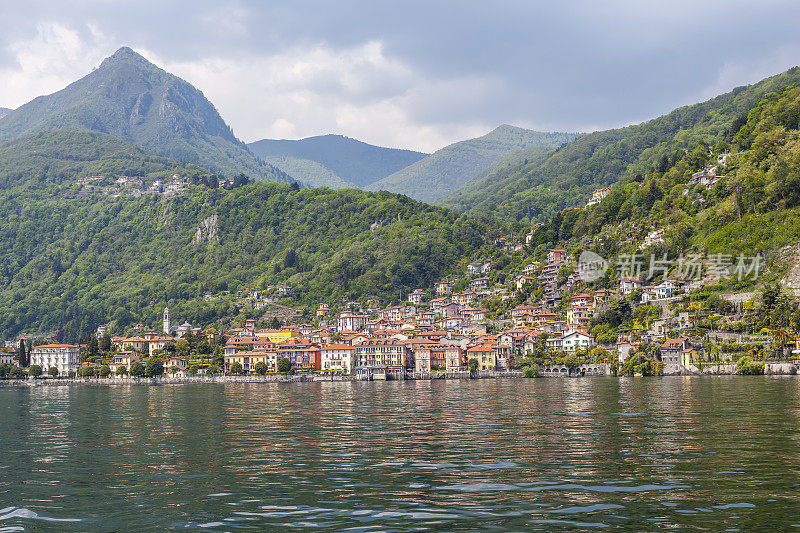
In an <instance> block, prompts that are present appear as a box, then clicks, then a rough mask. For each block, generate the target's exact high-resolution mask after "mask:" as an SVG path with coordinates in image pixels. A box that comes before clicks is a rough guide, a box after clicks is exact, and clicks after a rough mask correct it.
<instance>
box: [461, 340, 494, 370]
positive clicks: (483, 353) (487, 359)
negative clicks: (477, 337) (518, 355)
mask: <svg viewBox="0 0 800 533" xmlns="http://www.w3.org/2000/svg"><path fill="white" fill-rule="evenodd" d="M470 359H477V360H478V370H494V369H495V368H497V352H496V350H495V349H494V347H493V346H492V345H491V344H481V345H479V346H473V347H472V348H470V349H469V350H467V362H469V360H470Z"/></svg>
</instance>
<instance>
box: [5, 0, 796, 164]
mask: <svg viewBox="0 0 800 533" xmlns="http://www.w3.org/2000/svg"><path fill="white" fill-rule="evenodd" d="M0 2H2V4H3V5H2V14H3V17H2V20H1V21H0V27H2V31H0V107H12V108H13V107H17V106H19V105H21V104H23V103H25V102H27V101H29V100H30V99H32V98H34V97H36V96H38V95H40V94H46V93H51V92H54V91H56V90H58V89H61V88H62V87H64V86H65V85H66V84H68V83H69V82H71V81H74V80H75V79H77V78H79V77H81V76H83V75H84V74H86V73H88V72H89V71H90V70H91V69H92V68H94V67H96V66H97V65H99V64H100V62H101V60H102V59H103V58H104V57H106V56H108V55H111V54H112V53H113V52H114V51H115V50H116V49H117V48H119V47H120V46H123V45H126V46H130V47H132V48H133V49H134V50H136V51H138V52H139V53H141V54H143V55H144V56H145V57H147V58H148V59H150V60H151V61H154V62H155V63H157V64H158V65H159V66H161V67H163V68H165V69H166V70H168V71H170V72H172V73H174V74H177V75H179V76H181V77H182V78H184V79H186V80H187V81H189V82H191V83H192V84H194V85H195V86H196V87H198V88H199V89H200V90H202V91H203V92H204V93H205V95H206V96H207V97H208V98H209V99H210V100H211V101H212V102H213V103H214V104H215V105H216V106H217V108H218V109H219V111H220V113H221V114H222V116H223V118H225V120H226V121H227V122H228V123H229V124H230V125H231V127H233V129H234V132H236V134H237V135H238V136H239V137H240V138H241V139H242V140H245V141H248V142H250V141H254V140H258V139H262V138H301V137H307V136H311V135H319V134H325V133H340V134H343V135H347V136H350V137H355V138H357V139H361V140H364V141H366V142H370V143H373V144H379V145H384V146H393V147H403V148H413V149H417V150H423V151H433V150H436V149H438V148H440V147H442V146H444V145H446V144H449V143H451V142H454V141H457V140H461V139H465V138H469V137H474V136H478V135H481V134H483V133H486V132H487V131H489V130H491V129H493V128H494V127H496V126H497V125H500V124H503V123H510V124H515V125H518V126H523V127H527V128H532V129H538V130H545V131H593V130H596V129H605V128H611V127H616V126H621V125H626V124H632V123H636V122H641V121H643V120H646V119H648V118H652V117H655V116H658V115H661V114H664V113H666V112H669V111H670V110H672V109H673V108H675V107H678V106H681V105H684V104H690V103H694V102H697V101H700V100H704V99H707V98H710V97H712V96H714V95H716V94H719V93H722V92H726V91H728V90H730V89H731V88H733V87H735V86H738V85H743V84H746V83H752V82H754V81H757V80H759V79H762V78H764V77H766V76H769V75H771V74H775V73H778V72H781V71H783V70H786V69H787V68H789V67H792V66H795V65H797V64H800V30H798V28H800V2H796V1H770V0H761V1H759V2H751V1H747V2H745V1H737V0H725V1H719V2H702V1H700V0H692V1H685V2H684V1H676V0H671V1H669V2H663V3H658V2H650V1H637V0H632V1H622V0H620V1H608V2H600V1H596V0H593V1H586V2H580V1H575V2H569V1H563V0H557V1H553V2H536V1H498V0H493V1H491V2H488V1H485V2H471V3H469V4H467V3H466V2H456V1H448V2H441V3H436V2H432V1H430V0H427V1H423V2H411V1H407V0H404V1H403V2H380V1H375V0H371V1H365V2H350V1H346V0H338V1H336V2H299V1H292V2H265V1H251V2H248V1H244V0H239V1H229V2H226V1H223V0H183V1H164V0H159V1H151V0H136V1H129V2H124V1H115V0H72V1H70V2H57V1H49V2H46V1H40V0H25V1H24V2H16V1H11V0H0Z"/></svg>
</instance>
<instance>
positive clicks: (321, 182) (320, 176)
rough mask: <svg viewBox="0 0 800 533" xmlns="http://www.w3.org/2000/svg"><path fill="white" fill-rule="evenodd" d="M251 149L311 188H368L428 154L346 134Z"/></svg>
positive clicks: (276, 142) (266, 142) (260, 144)
mask: <svg viewBox="0 0 800 533" xmlns="http://www.w3.org/2000/svg"><path fill="white" fill-rule="evenodd" d="M248 146H249V147H250V149H251V150H252V151H253V153H255V154H256V155H257V156H259V157H260V158H262V159H263V160H264V161H267V162H268V163H270V164H272V165H274V166H276V167H278V168H280V169H281V170H283V171H284V172H286V173H288V174H290V175H291V176H292V177H294V178H296V179H298V180H300V181H301V182H303V183H304V184H306V185H309V186H312V187H322V186H326V187H332V188H342V187H365V186H367V185H369V184H370V183H373V182H375V181H378V180H379V179H381V178H384V177H386V176H388V175H389V174H391V173H393V172H396V171H398V170H400V169H402V168H405V167H407V166H408V165H410V164H412V163H414V162H416V161H419V160H420V159H422V158H423V157H425V156H426V155H427V154H423V153H421V152H415V151H413V150H399V149H396V148H383V147H381V146H373V145H371V144H367V143H364V142H361V141H359V140H356V139H351V138H349V137H345V136H343V135H320V136H317V137H308V138H305V139H299V140H271V139H264V140H261V141H256V142H254V143H250V144H249V145H248Z"/></svg>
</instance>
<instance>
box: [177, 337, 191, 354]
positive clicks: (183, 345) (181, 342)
mask: <svg viewBox="0 0 800 533" xmlns="http://www.w3.org/2000/svg"><path fill="white" fill-rule="evenodd" d="M175 348H176V349H177V352H178V356H180V357H188V356H189V353H190V352H191V345H190V344H189V341H187V340H186V339H178V342H176V343H175Z"/></svg>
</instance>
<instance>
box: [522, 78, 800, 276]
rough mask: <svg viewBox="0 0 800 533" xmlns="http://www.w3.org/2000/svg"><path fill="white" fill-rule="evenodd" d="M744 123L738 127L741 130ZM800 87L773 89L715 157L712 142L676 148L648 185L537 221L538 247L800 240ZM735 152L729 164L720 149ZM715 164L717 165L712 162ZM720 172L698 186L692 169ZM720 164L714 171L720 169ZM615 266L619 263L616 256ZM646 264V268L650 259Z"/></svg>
mask: <svg viewBox="0 0 800 533" xmlns="http://www.w3.org/2000/svg"><path fill="white" fill-rule="evenodd" d="M739 128H740V129H739ZM799 128H800V88H798V87H797V86H790V87H786V88H784V89H781V90H779V91H777V92H775V93H769V94H767V95H765V96H764V98H763V99H762V100H761V101H760V102H759V103H758V104H757V105H756V106H755V107H754V108H753V109H752V110H751V111H750V112H749V114H748V116H747V120H746V122H742V121H737V123H736V124H735V125H734V129H733V130H731V131H730V132H729V139H730V142H727V141H721V142H719V143H718V144H717V145H715V146H714V148H713V152H714V153H713V154H709V149H708V145H707V143H705V142H703V143H700V144H699V145H698V146H696V147H695V149H694V150H691V151H681V152H677V153H675V154H673V158H672V161H671V162H670V164H669V165H668V167H667V168H665V169H664V170H663V172H662V171H661V170H658V169H655V170H653V171H651V172H650V173H648V174H647V175H646V176H645V177H644V181H643V182H642V183H637V182H630V183H627V184H625V185H623V186H620V187H619V188H617V189H616V190H614V191H613V192H612V193H611V194H610V195H609V196H608V197H606V198H605V199H604V200H603V201H602V202H601V203H600V204H598V205H595V206H593V207H591V208H589V209H567V210H565V211H563V212H561V213H559V214H558V215H557V216H556V217H554V218H553V219H551V220H550V221H548V222H546V223H545V224H543V225H541V226H538V227H537V228H536V230H535V231H534V234H533V239H532V244H531V245H532V247H534V248H537V247H541V248H542V249H546V248H547V247H548V246H551V245H554V244H559V245H565V246H568V247H570V246H571V247H573V248H576V247H577V248H584V247H587V244H588V248H590V249H592V250H594V251H596V252H597V253H599V254H600V255H602V256H603V257H606V258H613V257H615V256H617V255H618V254H620V253H626V254H631V253H635V252H637V251H638V247H639V244H640V243H642V241H643V239H644V237H645V235H647V234H648V233H649V232H650V231H652V230H655V229H663V230H665V234H664V242H663V243H658V244H655V245H653V246H652V247H650V248H648V249H646V250H645V252H644V253H643V255H644V261H645V263H647V261H648V258H649V256H650V254H651V253H652V254H655V256H656V257H662V256H663V254H667V256H668V257H669V258H676V257H678V256H679V254H681V253H683V254H687V253H690V252H699V253H701V254H724V255H727V256H731V258H735V257H736V256H738V254H745V255H747V256H752V255H754V254H756V253H762V254H763V253H766V252H770V251H775V250H778V249H780V248H782V247H784V246H786V245H790V244H797V243H798V242H800V129H799ZM726 153H727V154H737V155H729V156H728V157H727V158H726V159H725V165H724V166H723V165H719V164H718V154H720V155H721V154H726ZM714 167H716V168H714ZM706 170H710V171H712V172H708V173H710V174H712V175H716V176H719V178H718V179H716V180H714V181H712V182H711V183H709V184H705V183H701V182H700V181H699V178H693V177H692V176H693V174H696V173H697V172H699V171H704V172H705V171H706ZM713 171H715V172H713ZM612 264H613V260H612ZM644 268H645V271H646V269H647V265H646V264H645V266H644Z"/></svg>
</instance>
